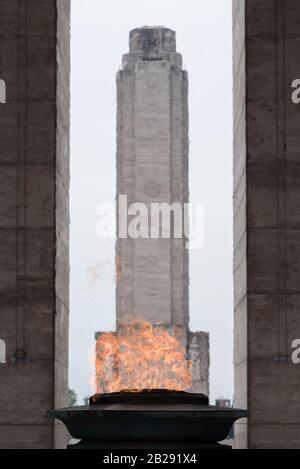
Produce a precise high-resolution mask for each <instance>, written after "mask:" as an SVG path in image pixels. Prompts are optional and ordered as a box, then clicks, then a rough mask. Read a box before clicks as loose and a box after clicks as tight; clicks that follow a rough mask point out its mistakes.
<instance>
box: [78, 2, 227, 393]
mask: <svg viewBox="0 0 300 469" xmlns="http://www.w3.org/2000/svg"><path fill="white" fill-rule="evenodd" d="M143 25H164V26H166V27H169V28H171V29H173V30H175V31H176V32H177V50H178V51H179V52H180V53H181V54H182V55H183V62H184V65H185V68H186V69H187V70H188V72H189V83H190V92H189V106H190V140H191V147H190V191H191V201H192V202H202V203H204V204H205V243H204V246H203V248H202V249H201V250H199V251H191V253H190V315H191V330H194V331H196V330H202V331H208V332H209V333H210V344H211V368H210V383H211V396H210V397H211V401H212V402H213V401H214V400H215V399H216V398H217V397H220V396H225V397H229V398H232V397H233V365H232V360H233V358H232V356H233V298H232V297H233V291H232V290H233V286H232V244H233V241H232V58H231V56H232V43H231V0H188V1H187V0H185V1H184V0H85V1H83V0H72V91H71V92H72V112H71V116H72V117H71V120H72V127H71V334H70V386H71V387H72V388H73V389H75V391H76V392H77V393H78V396H79V399H80V402H81V400H82V398H83V397H84V396H86V395H89V394H90V393H91V392H92V390H91V386H90V382H91V379H92V369H91V366H90V363H89V353H90V351H91V350H92V349H93V347H94V334H95V331H97V330H110V329H114V323H115V271H114V242H113V241H101V240H99V239H97V236H96V223H97V216H96V208H97V205H98V204H99V203H101V202H114V198H115V191H116V187H115V180H116V174H115V166H116V165H115V153H116V143H115V142H116V85H115V75H116V72H117V70H118V69H119V68H120V64H121V56H122V54H124V53H126V52H127V51H128V35H129V31H130V30H131V29H134V28H135V27H139V26H143Z"/></svg>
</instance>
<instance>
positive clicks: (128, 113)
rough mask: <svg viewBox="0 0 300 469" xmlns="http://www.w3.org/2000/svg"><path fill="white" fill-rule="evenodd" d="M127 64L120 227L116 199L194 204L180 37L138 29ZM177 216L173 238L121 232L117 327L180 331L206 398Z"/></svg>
mask: <svg viewBox="0 0 300 469" xmlns="http://www.w3.org/2000/svg"><path fill="white" fill-rule="evenodd" d="M122 65H123V67H122V70H121V71H120V72H119V73H118V76H117V89H118V91H117V94H118V96H117V97H118V116H117V205H118V210H117V217H118V222H119V223H120V222H122V220H120V218H123V212H122V211H121V212H120V210H119V208H120V206H119V205H120V204H119V196H127V206H128V207H129V206H130V205H131V204H136V203H138V204H141V203H142V204H144V205H145V206H146V207H147V208H148V212H149V213H151V208H150V206H151V204H155V203H156V204H166V203H167V204H168V206H173V204H177V206H180V207H181V209H183V207H184V204H186V203H188V201H189V183H188V151H189V138H188V77H187V73H186V72H185V71H183V70H182V57H181V55H180V54H178V53H177V52H176V34H175V32H174V31H172V30H170V29H167V28H164V27H162V26H158V27H142V28H138V29H134V30H133V31H131V33H130V51H129V53H128V54H126V55H124V56H123V64H122ZM120 213H122V215H121V217H119V214H120ZM182 213H183V212H182ZM132 217H133V218H134V216H132ZM175 217H176V215H175V214H174V212H172V210H171V215H170V220H171V236H170V237H169V239H163V237H162V236H161V234H162V233H160V236H159V238H158V239H152V238H151V231H150V230H151V229H150V224H149V238H148V239H140V238H139V239H132V238H131V237H128V238H125V237H124V238H123V237H122V235H121V234H120V232H119V235H118V240H117V247H116V264H117V290H116V308H117V311H116V314H117V328H118V327H119V326H120V323H122V322H123V321H124V320H125V322H126V317H128V316H131V317H132V316H133V317H137V318H141V319H144V320H145V321H148V322H150V323H151V324H155V323H157V322H161V323H163V324H164V326H165V327H166V329H170V330H173V328H174V326H175V327H176V329H177V330H179V331H180V332H181V337H182V341H183V342H184V345H185V346H186V347H187V357H188V358H190V359H192V360H193V389H194V391H198V392H204V393H206V394H208V391H209V389H208V388H209V385H208V372H209V350H208V348H209V345H208V334H205V333H202V332H198V333H196V334H194V333H191V332H190V331H189V254H188V250H187V245H186V243H187V239H186V237H185V236H184V223H182V229H181V236H180V238H179V237H178V235H177V237H176V239H175V237H174V233H173V231H174V226H173V225H174V223H173V221H174V219H175ZM148 221H150V220H148ZM182 221H183V220H182ZM128 222H130V217H129V218H128ZM119 223H118V226H119ZM169 225H170V223H169ZM152 227H153V224H152ZM158 227H159V229H160V230H161V229H162V221H161V219H160V221H159V223H158ZM96 337H99V334H96Z"/></svg>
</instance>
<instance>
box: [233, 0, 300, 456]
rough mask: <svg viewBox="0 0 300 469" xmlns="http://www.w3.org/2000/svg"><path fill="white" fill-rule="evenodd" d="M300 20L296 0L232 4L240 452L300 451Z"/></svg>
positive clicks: (236, 361) (238, 436)
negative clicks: (297, 97)
mask: <svg viewBox="0 0 300 469" xmlns="http://www.w3.org/2000/svg"><path fill="white" fill-rule="evenodd" d="M299 15H300V3H299V1H297V0H268V1H263V2H262V1H258V0H247V1H246V2H245V1H244V0H234V2H233V18H234V81H235V85H234V132H235V137H234V213H235V218H234V232H235V261H234V272H235V393H236V394H235V405H236V406H238V407H247V406H248V409H249V420H248V424H247V422H241V423H238V424H237V425H236V444H237V446H238V447H247V446H248V447H249V448H300V398H299V382H300V367H299V366H296V365H293V364H292V363H291V354H292V348H291V344H292V341H293V340H294V339H296V338H300V320H299V311H298V310H299V304H300V299H299V298H300V296H299V281H300V278H299V265H300V224H299V206H300V191H299V174H300V158H299V155H300V151H299V150H300V132H299V130H300V107H299V106H297V105H295V104H293V103H292V101H291V93H292V90H291V83H292V81H293V80H294V79H295V78H299V67H298V64H299V60H298V45H299V41H300V32H299ZM245 25H246V28H245ZM297 67H298V68H297ZM246 143H247V146H246Z"/></svg>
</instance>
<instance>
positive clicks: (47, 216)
mask: <svg viewBox="0 0 300 469" xmlns="http://www.w3.org/2000/svg"><path fill="white" fill-rule="evenodd" d="M69 20H70V1H69V0H57V1H56V0H40V1H31V0H1V2H0V78H1V79H2V80H4V81H5V83H6V92H7V102H6V104H0V142H1V144H0V339H1V340H2V341H4V342H5V345H6V363H5V364H1V363H0V447H1V448H35V449H37V448H54V447H56V448H59V447H62V448H63V447H65V444H66V434H65V431H64V430H63V428H62V427H61V426H60V425H58V424H53V422H52V421H50V420H49V419H47V418H46V416H45V413H46V410H47V409H50V408H54V407H58V408H60V407H63V406H65V405H66V404H67V395H68V394H67V390H68V310H69V299H68V270H69V261H68V230H69V229H68V226H69V215H68V186H69ZM2 343H3V342H2Z"/></svg>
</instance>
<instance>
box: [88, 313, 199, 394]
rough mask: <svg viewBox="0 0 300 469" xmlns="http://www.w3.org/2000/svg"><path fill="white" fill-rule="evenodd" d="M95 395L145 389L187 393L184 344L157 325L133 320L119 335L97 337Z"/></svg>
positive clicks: (187, 363)
mask: <svg viewBox="0 0 300 469" xmlns="http://www.w3.org/2000/svg"><path fill="white" fill-rule="evenodd" d="M95 362H96V392H97V393H98V394H103V393H112V392H120V391H125V390H126V391H131V392H138V391H142V390H144V389H167V390H170V391H187V390H188V389H190V388H191V386H192V373H191V367H192V363H191V361H188V360H187V358H186V351H185V348H184V346H183V344H182V343H181V342H180V341H179V340H177V339H176V338H175V337H172V336H171V335H170V334H169V333H168V332H167V331H166V330H165V329H163V328H162V327H161V326H160V325H156V326H152V325H151V324H150V323H148V322H145V321H140V320H133V321H131V322H130V323H129V324H125V325H122V327H121V328H120V331H119V332H117V333H115V334H113V333H105V334H102V335H100V336H99V338H98V340H97V343H96V357H95Z"/></svg>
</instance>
